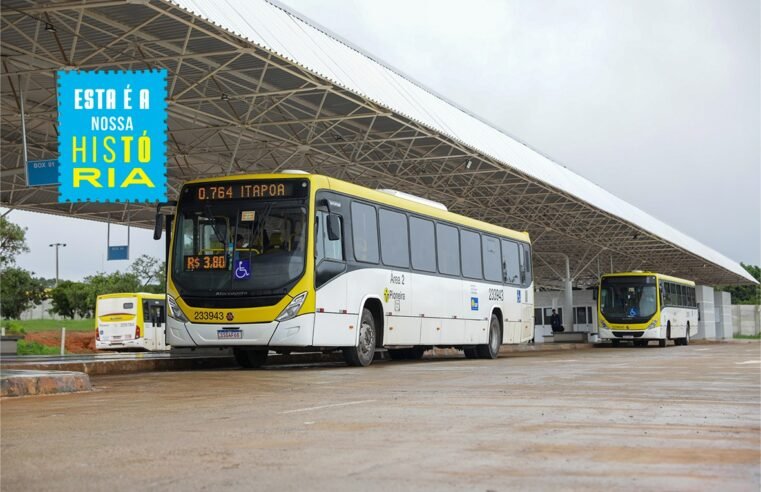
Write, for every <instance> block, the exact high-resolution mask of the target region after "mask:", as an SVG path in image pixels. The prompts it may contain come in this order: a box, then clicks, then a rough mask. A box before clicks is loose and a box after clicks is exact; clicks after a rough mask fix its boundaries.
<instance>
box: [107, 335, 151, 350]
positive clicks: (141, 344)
mask: <svg viewBox="0 0 761 492" xmlns="http://www.w3.org/2000/svg"><path fill="white" fill-rule="evenodd" d="M95 349H96V350H124V349H142V350H148V349H147V348H146V346H145V339H144V338H138V339H137V340H119V341H118V342H102V341H100V340H95Z"/></svg>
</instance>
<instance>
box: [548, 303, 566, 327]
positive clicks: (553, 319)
mask: <svg viewBox="0 0 761 492" xmlns="http://www.w3.org/2000/svg"><path fill="white" fill-rule="evenodd" d="M550 326H552V333H562V332H564V331H565V328H563V321H562V320H561V319H560V315H559V314H558V313H557V312H556V311H555V310H554V309H553V310H552V316H550Z"/></svg>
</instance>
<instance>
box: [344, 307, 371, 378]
mask: <svg viewBox="0 0 761 492" xmlns="http://www.w3.org/2000/svg"><path fill="white" fill-rule="evenodd" d="M343 354H344V360H345V361H346V363H347V364H349V365H350V366H356V367H366V366H369V365H370V363H372V361H373V357H374V356H375V318H373V313H371V312H370V310H369V309H367V308H364V309H363V310H362V321H361V323H360V325H359V340H358V342H357V345H356V346H354V347H344V349H343Z"/></svg>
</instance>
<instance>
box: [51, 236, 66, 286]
mask: <svg viewBox="0 0 761 492" xmlns="http://www.w3.org/2000/svg"><path fill="white" fill-rule="evenodd" d="M53 246H55V286H56V287H58V248H59V247H62V248H65V247H66V243H53V244H51V245H50V247H51V248H52V247H53Z"/></svg>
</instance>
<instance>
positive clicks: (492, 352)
mask: <svg viewBox="0 0 761 492" xmlns="http://www.w3.org/2000/svg"><path fill="white" fill-rule="evenodd" d="M501 345H502V329H501V327H500V326H499V318H497V316H496V315H494V314H493V313H492V315H491V321H489V342H488V343H485V344H482V345H476V351H477V352H478V357H479V358H481V359H496V358H497V356H498V355H499V348H500V346H501Z"/></svg>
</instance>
